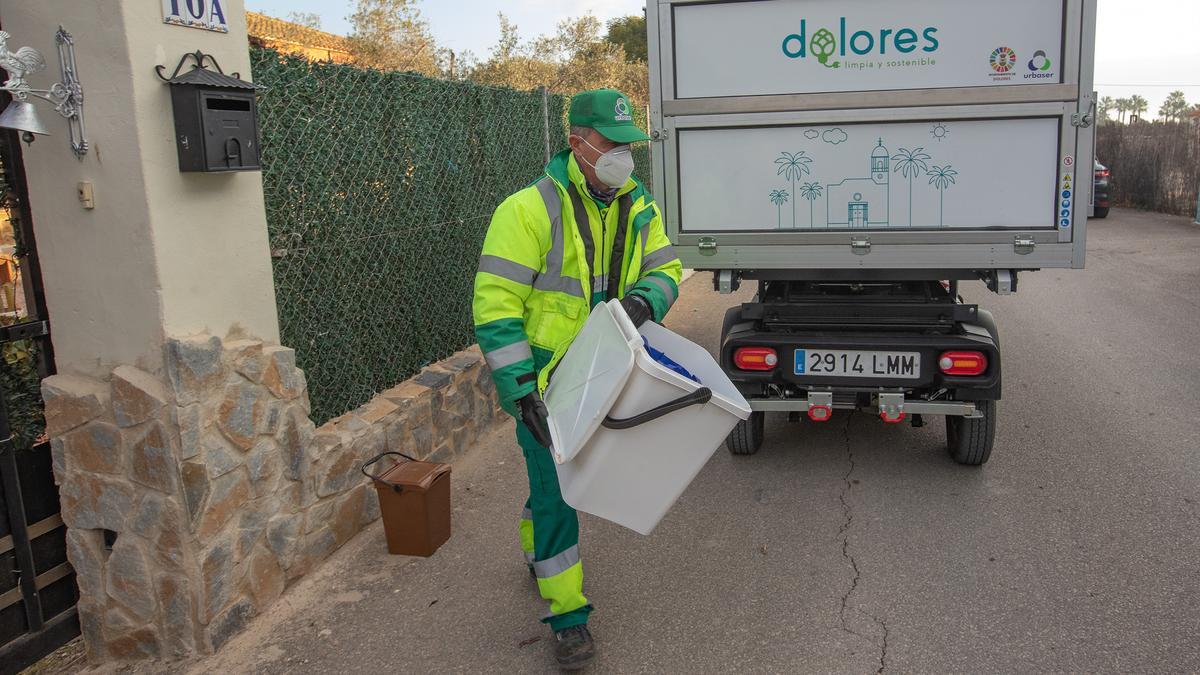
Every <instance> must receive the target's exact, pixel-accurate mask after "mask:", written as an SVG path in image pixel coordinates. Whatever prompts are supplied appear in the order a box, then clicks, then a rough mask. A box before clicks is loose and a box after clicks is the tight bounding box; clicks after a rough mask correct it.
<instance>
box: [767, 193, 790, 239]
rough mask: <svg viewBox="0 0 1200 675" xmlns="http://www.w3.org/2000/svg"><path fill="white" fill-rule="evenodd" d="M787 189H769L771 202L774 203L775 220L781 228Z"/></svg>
mask: <svg viewBox="0 0 1200 675" xmlns="http://www.w3.org/2000/svg"><path fill="white" fill-rule="evenodd" d="M787 200H788V193H787V190H771V203H772V204H774V205H775V216H776V218H775V222H776V225H777V226H778V228H779V229H781V230H782V229H783V205H784V204H785V203H787Z"/></svg>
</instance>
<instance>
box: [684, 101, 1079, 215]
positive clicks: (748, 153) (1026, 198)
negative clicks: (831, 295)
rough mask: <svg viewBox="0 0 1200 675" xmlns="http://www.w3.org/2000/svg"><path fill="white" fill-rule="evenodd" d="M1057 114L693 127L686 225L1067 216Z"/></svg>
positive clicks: (688, 134) (687, 158)
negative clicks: (1060, 193)
mask: <svg viewBox="0 0 1200 675" xmlns="http://www.w3.org/2000/svg"><path fill="white" fill-rule="evenodd" d="M1058 135H1059V121H1058V120H1056V119H1048V118H1033V119H1029V118H1022V119H1008V120H982V121H981V120H971V121H956V122H941V121H935V122H917V123H896V124H838V125H823V126H792V127H756V128H748V129H742V128H725V129H685V130H680V131H679V133H678V142H677V143H678V147H679V177H680V181H679V182H680V186H681V192H680V213H679V218H680V223H681V228H682V231H683V232H753V231H797V230H853V229H866V228H872V229H880V230H888V231H893V230H913V229H933V230H953V229H964V228H965V229H973V228H1016V229H1028V228H1030V227H1031V226H1032V227H1040V228H1049V229H1054V228H1055V227H1056V225H1057V223H1058V220H1059V219H1058V214H1059V210H1060V209H1059V208H1058V206H1059V199H1058V198H1057V190H1056V182H1055V178H1056V177H1055V173H1056V171H1055V167H1057V166H1058V163H1059V162H1058Z"/></svg>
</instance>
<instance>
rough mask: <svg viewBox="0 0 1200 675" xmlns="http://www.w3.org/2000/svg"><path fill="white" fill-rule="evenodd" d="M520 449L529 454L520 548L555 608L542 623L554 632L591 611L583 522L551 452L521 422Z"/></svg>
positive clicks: (576, 622)
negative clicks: (569, 501)
mask: <svg viewBox="0 0 1200 675" xmlns="http://www.w3.org/2000/svg"><path fill="white" fill-rule="evenodd" d="M517 444H518V445H520V446H521V451H522V453H524V455H525V470H526V472H528V474H529V499H528V501H526V502H525V510H524V511H523V512H522V514H521V522H520V533H521V548H522V550H523V551H524V552H525V560H526V562H528V563H529V564H530V565H532V566H533V572H534V574H535V576H537V585H538V591H540V592H541V595H542V597H543V598H545V599H546V601H547V602H549V603H550V613H549V614H548V615H547V616H546V617H544V618H543V619H542V622H543V623H548V624H550V628H551V629H552V630H554V631H555V632H557V631H560V630H563V629H564V628H570V627H571V626H578V625H580V624H585V623H587V620H588V614H590V613H591V611H592V606H591V605H590V604H588V600H587V598H586V597H584V595H583V564H582V563H581V562H580V559H579V518H578V517H577V516H576V515H575V509H573V508H571V507H570V506H567V503H566V502H564V501H563V498H562V492H560V491H559V487H558V472H557V471H556V470H555V468H554V458H553V457H551V456H550V450H549V449H547V448H546V447H544V446H542V445H540V444H539V443H538V442H537V441H535V440H534V438H533V434H531V433H529V430H528V429H526V428H525V425H524V424H521V422H520V421H518V422H517Z"/></svg>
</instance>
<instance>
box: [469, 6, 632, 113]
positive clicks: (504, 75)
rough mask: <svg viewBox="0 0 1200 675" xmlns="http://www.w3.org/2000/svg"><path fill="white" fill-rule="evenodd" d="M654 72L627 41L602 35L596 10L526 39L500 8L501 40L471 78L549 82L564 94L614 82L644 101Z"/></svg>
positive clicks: (512, 83) (531, 84) (526, 84)
mask: <svg viewBox="0 0 1200 675" xmlns="http://www.w3.org/2000/svg"><path fill="white" fill-rule="evenodd" d="M648 76H649V73H648V71H647V70H646V65H645V63H642V62H636V61H635V62H632V63H631V62H629V61H628V60H627V59H626V56H625V49H624V47H622V46H621V45H618V44H613V43H612V42H609V41H607V40H605V39H604V38H603V37H601V24H600V21H599V20H598V19H597V18H596V17H594V16H590V15H588V16H582V17H578V18H574V19H566V20H564V21H562V22H560V23H559V24H558V30H557V32H556V33H555V34H553V35H545V36H542V37H538V38H535V39H533V40H529V41H523V40H522V39H521V37H520V33H519V31H518V30H517V26H516V25H515V24H514V23H513V22H512V21H510V20H509V19H508V17H506V16H504V15H503V14H500V40H499V42H498V43H497V44H496V47H495V48H494V49H493V50H492V53H491V55H490V56H489V57H488V58H487V59H486V60H485V61H483V62H481V63H479V64H477V65H476V66H475V67H474V68H472V69H471V71H470V74H469V75H468V78H469V79H471V80H473V81H475V82H478V83H480V84H490V85H496V86H506V87H512V88H514V89H535V88H537V87H543V86H544V87H546V88H547V89H549V90H550V91H552V92H554V93H561V94H574V93H575V92H579V91H583V90H586V89H595V88H598V87H611V88H614V89H619V90H621V91H622V92H624V93H625V94H627V95H628V96H630V97H631V98H633V100H634V102H635V103H636V104H639V105H644V104H646V103H647V102H648V101H647V94H648V92H649V89H650V87H649V82H648Z"/></svg>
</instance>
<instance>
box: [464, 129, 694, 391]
mask: <svg viewBox="0 0 1200 675" xmlns="http://www.w3.org/2000/svg"><path fill="white" fill-rule="evenodd" d="M623 214H627V215H624V222H621V218H622V215H623ZM622 229H623V230H624V232H622V231H621V230H622ZM620 237H623V244H624V255H623V256H621V259H620V260H613V259H612V258H613V257H614V256H612V251H613V249H614V246H615V245H619V244H620V242H618V238H620ZM682 274H683V266H682V264H681V263H680V262H679V258H678V257H677V256H676V255H675V252H674V251H673V250H672V248H671V243H670V241H669V240H668V239H667V234H666V231H665V230H664V229H663V222H662V213H661V212H660V211H659V210H658V206H657V205H656V204H655V203H654V198H653V197H652V196H651V195H650V193H649V192H648V191H647V190H646V188H645V186H644V185H642V183H641V182H639V181H638V180H636V179H634V178H630V179H629V180H628V181H626V182H625V185H624V186H622V187H621V189H620V190H618V192H617V197H616V198H615V199H614V200H613V201H612V203H611V204H610V205H608V206H605V205H604V204H603V203H602V202H600V201H598V200H596V199H594V198H592V197H591V195H590V193H589V192H588V189H587V183H586V179H585V178H584V176H583V173H582V172H581V171H580V170H579V165H578V164H576V162H575V157H574V156H573V155H572V154H571V152H570V151H569V150H564V151H563V152H561V153H559V154H558V155H556V156H555V157H554V158H553V159H552V160H551V161H550V163H549V164H548V165H547V166H546V170H545V175H544V176H542V178H541V179H539V180H538V181H536V182H535V183H533V184H532V185H530V186H529V187H526V188H525V189H523V190H521V191H520V192H517V193H516V194H513V195H512V196H510V197H509V198H508V199H506V200H504V202H503V203H501V204H500V206H499V207H497V208H496V212H495V214H493V216H492V222H491V225H489V227H488V232H487V236H486V238H485V239H484V242H483V254H482V255H481V256H480V259H479V271H478V273H476V275H475V298H474V302H473V303H472V309H473V313H474V318H475V336H476V338H477V339H478V341H479V346H480V348H481V349H482V350H483V355H484V357H485V358H486V360H487V363H488V366H489V367H490V368H491V371H492V377H493V378H494V380H495V382H496V389H497V393H498V395H499V398H500V402H501V405H502V406H503V407H504V408H505V410H507V411H508V412H509V413H513V414H515V406H514V405H513V402H515V401H516V400H518V399H520V398H521V397H523V396H525V395H526V394H529V393H530V392H532V391H533V390H534V388H535V387H537V388H538V390H539V391H541V390H544V389H545V388H546V384H547V382H548V380H549V376H550V372H551V370H553V368H554V366H555V365H557V364H558V361H559V360H560V359H561V358H562V356H563V354H565V353H566V351H567V348H568V347H570V346H571V341H572V340H574V339H575V336H576V335H578V334H579V331H580V330H581V329H582V328H583V324H584V323H585V322H586V321H587V318H588V314H589V312H590V311H591V308H592V307H594V306H595V305H596V304H597V303H600V302H604V301H605V300H606V299H608V298H609V297H610V296H611V297H614V298H622V297H624V296H625V295H626V294H630V293H633V294H637V295H639V296H641V298H642V299H644V300H645V301H646V302H647V304H649V305H650V309H651V312H652V314H653V317H654V320H655V321H661V320H662V318H663V317H664V316H665V315H666V313H667V310H669V309H670V307H671V305H672V304H673V303H674V302H675V299H676V298H677V297H678V296H679V282H680V278H681V277H682ZM613 275H617V276H616V277H615V278H614V276H613Z"/></svg>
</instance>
